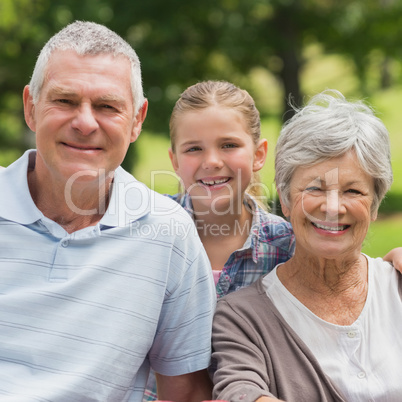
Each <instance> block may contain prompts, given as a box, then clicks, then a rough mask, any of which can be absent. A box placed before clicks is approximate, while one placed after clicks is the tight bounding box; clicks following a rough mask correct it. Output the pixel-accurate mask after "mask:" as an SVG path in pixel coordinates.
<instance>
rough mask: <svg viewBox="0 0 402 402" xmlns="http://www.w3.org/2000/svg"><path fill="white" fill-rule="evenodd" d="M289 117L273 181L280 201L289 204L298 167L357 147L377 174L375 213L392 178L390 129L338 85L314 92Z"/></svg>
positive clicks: (361, 159)
mask: <svg viewBox="0 0 402 402" xmlns="http://www.w3.org/2000/svg"><path fill="white" fill-rule="evenodd" d="M295 110H296V114H295V115H294V116H293V117H292V118H291V119H290V120H289V121H287V122H286V123H285V124H284V126H283V128H282V130H281V133H280V136H279V139H278V142H277V145H276V155H275V181H276V185H277V188H278V190H279V191H280V194H281V199H282V202H283V203H284V204H285V205H286V206H289V201H290V200H289V193H290V181H291V179H292V176H293V173H294V171H295V169H297V168H298V167H305V166H312V165H315V164H317V163H320V162H323V161H325V160H328V159H331V158H335V157H338V156H342V155H344V154H345V153H347V152H348V151H351V150H352V151H354V152H355V153H356V156H357V159H358V161H359V163H360V166H361V167H362V168H363V169H364V170H365V171H366V172H367V173H368V174H369V175H371V176H372V177H373V179H374V193H375V194H374V200H373V205H372V208H371V212H372V214H373V213H375V212H376V211H377V210H378V207H379V205H380V203H381V201H382V199H383V198H384V196H385V194H386V192H387V191H388V190H389V188H390V187H391V184H392V167H391V153H390V143H389V135H388V131H387V129H386V128H385V126H384V124H383V123H382V121H381V120H380V119H379V118H378V117H376V116H375V115H374V112H373V110H372V109H371V108H370V107H369V106H367V105H366V104H364V103H363V102H361V101H358V102H349V101H347V100H346V99H345V97H344V96H343V95H342V94H341V93H340V92H339V91H336V90H326V91H324V92H322V93H320V94H318V95H316V96H314V97H312V98H311V100H310V101H309V102H308V103H307V105H306V106H305V107H303V108H301V109H296V108H295Z"/></svg>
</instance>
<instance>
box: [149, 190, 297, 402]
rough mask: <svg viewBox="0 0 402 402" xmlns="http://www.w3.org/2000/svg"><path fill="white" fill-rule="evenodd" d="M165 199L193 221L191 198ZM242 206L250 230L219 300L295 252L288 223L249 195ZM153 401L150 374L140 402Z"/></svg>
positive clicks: (225, 275) (223, 279) (224, 277)
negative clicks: (245, 208)
mask: <svg viewBox="0 0 402 402" xmlns="http://www.w3.org/2000/svg"><path fill="white" fill-rule="evenodd" d="M168 197H170V198H172V199H174V200H175V201H177V202H178V203H179V204H180V205H181V206H182V207H183V208H184V209H185V210H186V211H187V212H188V213H189V214H190V215H191V216H192V217H193V218H194V211H193V207H192V204H191V199H190V197H189V196H188V195H187V194H185V195H184V196H183V195H181V194H176V195H173V196H171V195H169V196H168ZM244 203H245V204H246V205H248V207H249V208H250V209H251V212H252V215H253V220H252V225H251V230H250V231H249V235H248V238H247V240H246V242H245V243H244V245H243V247H242V248H241V249H239V250H236V251H234V252H233V253H232V254H231V255H230V257H229V259H228V260H227V261H226V263H225V266H224V267H223V270H222V273H221V275H220V277H219V280H218V283H217V285H216V295H217V297H218V299H219V298H221V297H222V296H225V295H226V294H228V293H231V292H234V291H236V290H238V289H240V288H243V287H245V286H248V285H250V284H252V283H253V282H255V281H256V280H257V279H258V278H260V277H261V276H263V275H265V274H267V273H268V272H270V271H271V270H272V269H274V268H275V267H276V265H278V264H280V263H282V262H285V261H287V260H288V259H289V258H290V257H291V256H292V255H293V253H294V249H295V239H294V235H293V231H292V226H291V225H290V223H289V222H287V221H285V220H284V219H283V218H281V217H279V216H277V215H273V214H270V213H268V212H266V211H264V210H263V209H262V208H260V207H259V206H258V205H257V203H256V202H255V201H254V200H253V198H252V197H250V196H248V195H246V198H245V200H244ZM242 229H243V228H239V230H242ZM156 399H157V397H156V383H155V376H154V375H153V373H151V374H150V377H149V380H148V384H147V390H146V391H145V394H144V399H143V402H146V401H154V400H156Z"/></svg>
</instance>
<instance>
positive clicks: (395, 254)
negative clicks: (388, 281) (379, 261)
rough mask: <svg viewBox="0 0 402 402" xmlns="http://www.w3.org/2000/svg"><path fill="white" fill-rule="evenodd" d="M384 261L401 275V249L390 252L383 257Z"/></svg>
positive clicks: (397, 248)
mask: <svg viewBox="0 0 402 402" xmlns="http://www.w3.org/2000/svg"><path fill="white" fill-rule="evenodd" d="M384 261H388V262H390V263H391V264H392V265H393V266H394V267H395V269H397V270H398V271H399V272H401V273H402V247H396V248H394V249H393V250H391V251H390V252H389V253H388V254H387V255H386V256H385V257H384Z"/></svg>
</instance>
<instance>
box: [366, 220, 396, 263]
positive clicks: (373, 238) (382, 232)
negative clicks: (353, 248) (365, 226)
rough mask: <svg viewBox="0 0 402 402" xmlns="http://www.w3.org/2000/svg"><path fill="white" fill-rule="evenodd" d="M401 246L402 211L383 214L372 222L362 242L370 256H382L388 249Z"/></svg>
mask: <svg viewBox="0 0 402 402" xmlns="http://www.w3.org/2000/svg"><path fill="white" fill-rule="evenodd" d="M401 246H402V213H398V214H393V215H390V216H383V217H381V216H380V218H379V219H378V220H377V221H375V222H372V224H371V225H370V229H369V233H368V234H367V236H366V240H365V242H364V244H363V252H364V253H366V254H367V255H369V256H370V257H383V256H384V255H385V254H386V253H387V252H388V251H390V250H391V249H393V248H395V247H401Z"/></svg>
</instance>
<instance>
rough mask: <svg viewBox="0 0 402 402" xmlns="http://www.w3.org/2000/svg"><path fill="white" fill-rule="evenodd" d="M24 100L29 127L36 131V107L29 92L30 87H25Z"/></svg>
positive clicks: (26, 120) (25, 115)
mask: <svg viewBox="0 0 402 402" xmlns="http://www.w3.org/2000/svg"><path fill="white" fill-rule="evenodd" d="M22 99H23V102H24V117H25V122H26V123H27V126H28V127H29V128H30V129H31V130H32V131H34V132H35V131H36V123H35V105H34V103H33V99H32V96H31V92H30V90H29V85H25V88H24V92H23V94H22Z"/></svg>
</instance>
